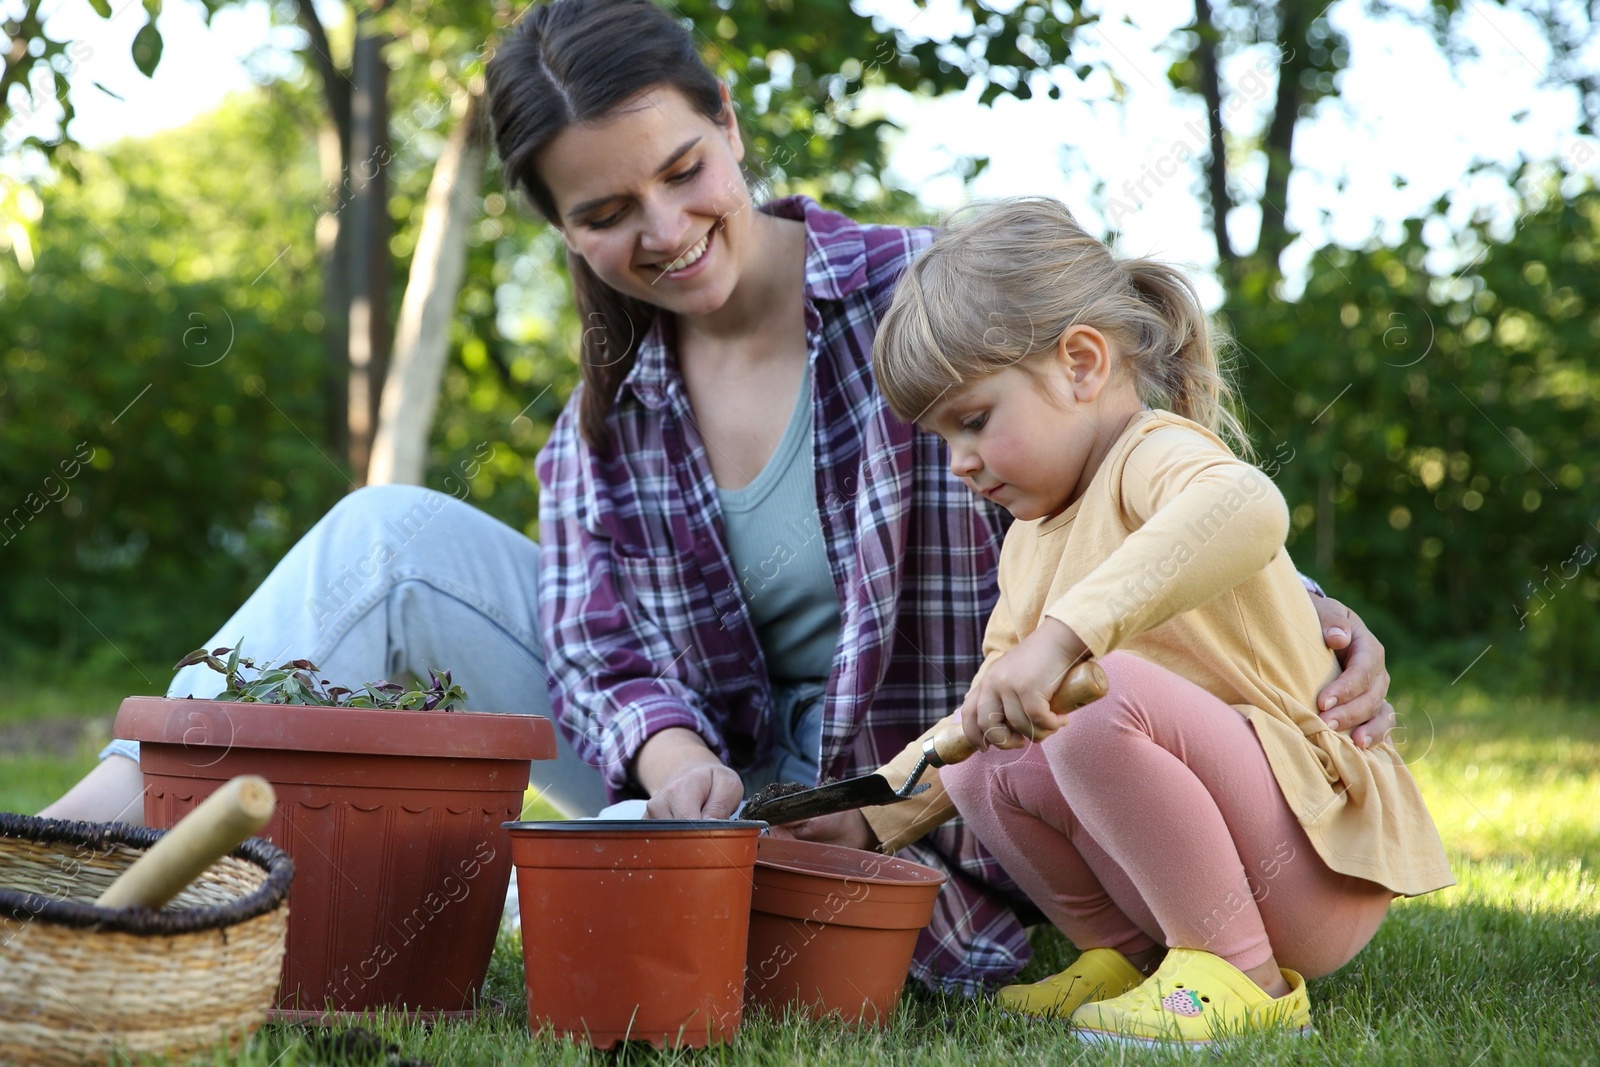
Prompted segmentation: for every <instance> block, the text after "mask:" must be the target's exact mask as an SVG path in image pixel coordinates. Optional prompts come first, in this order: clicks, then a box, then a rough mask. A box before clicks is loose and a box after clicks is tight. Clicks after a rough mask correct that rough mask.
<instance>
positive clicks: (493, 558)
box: [100, 485, 824, 817]
mask: <svg viewBox="0 0 1600 1067" xmlns="http://www.w3.org/2000/svg"><path fill="white" fill-rule="evenodd" d="M538 566H539V546H538V544H537V543H535V542H533V541H531V540H529V539H528V538H527V537H525V536H523V535H522V534H521V533H518V532H517V531H516V530H513V529H512V528H511V527H509V526H507V525H505V524H504V523H502V522H500V521H499V520H497V519H494V518H492V517H491V516H489V515H487V514H485V513H484V512H482V511H479V510H478V509H477V508H474V507H471V506H470V505H468V504H465V503H462V502H461V501H460V500H458V499H456V498H455V497H453V496H447V495H445V494H444V493H439V492H435V491H434V490H431V489H422V488H418V487H416V486H404V485H384V486H369V487H368V488H365V489H360V490H357V491H356V492H354V493H351V494H350V495H349V496H347V497H345V498H344V499H343V500H341V501H340V502H339V503H338V504H337V505H335V506H334V508H333V509H332V510H331V511H329V512H328V514H327V515H325V516H324V517H323V518H322V520H321V521H320V522H318V523H317V524H316V525H315V526H313V527H312V528H311V529H310V531H308V532H307V533H306V535H305V536H304V537H302V538H301V539H300V540H299V542H297V543H296V544H295V546H294V547H293V548H291V549H290V550H289V552H288V554H287V555H285V556H284V557H283V559H282V561H280V562H279V563H278V565H277V566H276V567H274V568H273V570H272V573H271V574H269V575H267V578H266V580H265V581H263V582H262V583H261V585H260V587H259V588H257V589H256V591H255V592H254V593H252V594H251V595H250V598H249V599H248V600H246V601H245V602H244V605H243V606H242V607H241V608H239V610H238V611H237V612H235V613H234V615H233V617H232V618H230V619H229V620H228V621H227V622H226V623H224V624H223V626H222V628H221V629H219V630H218V631H217V632H216V633H215V634H213V635H212V636H211V638H210V640H208V641H207V642H206V647H207V648H217V647H220V646H228V647H235V646H239V645H240V644H241V639H242V641H243V649H244V655H247V656H249V657H251V658H252V659H254V660H255V661H256V662H257V663H260V664H265V663H282V662H283V661H285V660H287V659H301V658H303V659H309V660H311V661H312V662H313V663H315V664H316V665H317V666H318V667H319V668H321V670H322V673H323V675H324V676H325V677H327V678H328V679H330V680H331V681H332V682H334V683H335V684H339V685H345V686H353V685H358V684H360V683H362V682H369V681H377V680H379V679H385V678H393V679H403V678H405V677H406V676H407V675H408V674H415V675H418V676H421V677H426V676H427V672H428V668H430V667H432V668H435V669H441V670H442V669H444V668H449V669H450V671H451V674H452V680H453V681H455V682H457V683H459V684H460V685H461V687H462V688H463V689H465V690H466V691H467V694H468V697H469V698H470V699H469V706H470V707H471V708H473V709H481V710H484V711H496V712H512V713H516V714H523V715H549V714H550V696H549V692H548V689H547V687H546V681H545V659H544V649H543V646H542V643H541V642H540V639H539V630H538V616H539V612H538V604H539V597H538V590H537V586H536V582H535V578H536V575H537V572H538ZM222 687H223V681H222V676H221V675H220V674H218V673H216V672H215V671H213V670H211V669H210V668H208V667H206V666H205V665H204V664H196V665H194V666H190V667H185V668H183V669H182V670H180V671H178V673H177V675H176V676H175V677H174V678H173V679H172V684H171V685H170V686H168V687H167V695H168V696H171V697H182V696H193V697H211V696H215V695H216V694H217V693H218V692H220V691H221V690H222ZM823 689H824V686H823V683H821V682H804V683H797V684H779V685H775V686H774V706H775V707H774V721H773V724H772V728H773V741H774V749H773V756H772V759H771V760H770V761H769V762H768V763H767V764H766V765H765V766H762V767H758V768H756V769H755V770H753V771H749V772H746V773H745V774H744V779H745V785H746V788H747V789H748V790H755V789H758V788H760V787H761V786H763V785H765V784H767V783H768V782H771V781H775V780H783V781H796V782H802V783H806V784H811V783H814V782H816V780H817V776H818V766H819V762H820V752H821V740H822V694H823ZM556 739H557V748H558V752H557V757H556V758H555V759H554V760H539V761H535V762H534V764H533V773H532V782H531V784H532V785H533V786H534V787H536V788H537V789H538V790H539V791H540V793H541V794H542V795H543V796H544V798H545V799H546V800H548V801H549V802H550V803H551V804H553V805H554V806H555V807H556V808H557V809H558V810H560V811H561V812H563V813H564V814H566V815H568V816H570V817H580V816H585V815H593V814H595V813H596V812H598V811H599V810H600V809H601V808H602V807H604V806H605V803H606V796H605V787H604V785H603V783H602V780H601V777H600V772H599V771H598V770H597V769H596V768H595V767H593V766H591V765H590V764H588V763H586V762H584V761H583V760H582V759H580V758H579V757H578V756H577V754H576V753H575V752H573V750H572V747H571V745H570V744H569V743H568V742H567V739H566V737H565V736H564V734H563V733H562V731H561V730H560V729H557V730H556ZM112 754H119V755H124V756H128V757H130V758H132V759H135V760H137V759H138V758H139V746H138V743H137V742H133V741H121V740H118V741H113V742H111V744H109V745H107V746H106V748H105V749H104V750H103V751H102V752H101V753H100V756H101V758H102V759H103V758H105V757H106V756H109V755H112Z"/></svg>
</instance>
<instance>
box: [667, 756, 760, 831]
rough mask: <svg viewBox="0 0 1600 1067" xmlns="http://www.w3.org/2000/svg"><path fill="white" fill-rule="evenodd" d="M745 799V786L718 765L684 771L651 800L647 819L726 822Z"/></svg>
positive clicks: (698, 766) (735, 776)
mask: <svg viewBox="0 0 1600 1067" xmlns="http://www.w3.org/2000/svg"><path fill="white" fill-rule="evenodd" d="M743 799H744V783H743V782H742V781H740V780H739V776H738V774H736V773H735V772H734V771H733V770H732V769H731V768H728V767H724V766H723V765H722V764H720V763H699V764H695V765H694V766H691V767H687V768H685V769H684V770H683V771H682V772H681V773H680V774H678V775H677V776H676V777H674V778H671V779H669V780H668V781H667V783H666V784H665V785H663V786H662V787H661V790H660V791H659V792H657V793H654V794H652V795H651V797H650V802H649V803H648V804H646V805H645V807H644V817H645V818H647V819H726V818H727V817H728V816H730V815H732V814H733V813H734V811H735V809H737V808H738V807H739V802H740V801H741V800H743Z"/></svg>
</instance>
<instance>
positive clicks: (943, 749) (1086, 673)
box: [922, 659, 1111, 767]
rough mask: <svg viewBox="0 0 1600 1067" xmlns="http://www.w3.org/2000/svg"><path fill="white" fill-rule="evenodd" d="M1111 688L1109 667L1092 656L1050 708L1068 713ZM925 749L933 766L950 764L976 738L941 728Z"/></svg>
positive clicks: (1072, 672)
mask: <svg viewBox="0 0 1600 1067" xmlns="http://www.w3.org/2000/svg"><path fill="white" fill-rule="evenodd" d="M1110 688H1111V683H1110V682H1109V681H1107V680H1106V672H1105V668H1103V667H1101V666H1100V664H1098V663H1096V662H1095V661H1094V660H1092V659H1091V660H1085V661H1084V662H1083V663H1079V664H1078V665H1076V666H1075V667H1073V668H1072V669H1071V670H1070V671H1068V672H1067V678H1066V681H1064V682H1062V683H1061V686H1060V688H1058V689H1057V690H1056V692H1055V695H1054V696H1053V697H1051V698H1050V710H1052V711H1054V712H1055V713H1056V714H1057V715H1065V714H1067V713H1068V712H1069V711H1073V710H1075V709H1077V708H1081V707H1083V706H1084V705H1085V704H1092V703H1094V702H1095V701H1096V700H1099V699H1100V698H1101V697H1103V696H1105V695H1106V692H1107V691H1108V690H1109V689H1110ZM922 751H923V753H924V755H926V756H927V757H928V763H929V764H931V765H932V766H934V767H948V766H949V765H950V764H952V763H960V762H961V761H962V760H964V759H966V758H967V757H968V756H970V755H972V753H973V752H974V751H975V749H973V747H972V742H970V741H968V740H967V735H966V734H964V733H962V732H961V731H960V730H941V731H940V732H939V733H937V734H935V735H934V736H933V738H932V739H931V740H928V741H925V742H923V749H922Z"/></svg>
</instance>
